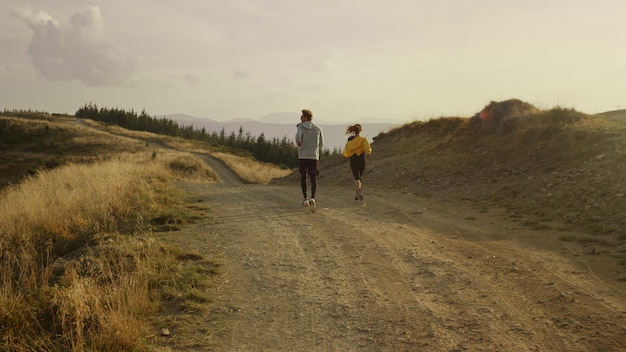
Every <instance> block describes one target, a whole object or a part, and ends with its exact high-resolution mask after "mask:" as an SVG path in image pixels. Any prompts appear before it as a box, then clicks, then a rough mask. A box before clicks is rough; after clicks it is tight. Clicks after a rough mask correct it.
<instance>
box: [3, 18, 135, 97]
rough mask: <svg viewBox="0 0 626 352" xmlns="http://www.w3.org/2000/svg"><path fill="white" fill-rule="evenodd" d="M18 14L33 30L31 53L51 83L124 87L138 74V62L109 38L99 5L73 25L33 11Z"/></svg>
mask: <svg viewBox="0 0 626 352" xmlns="http://www.w3.org/2000/svg"><path fill="white" fill-rule="evenodd" d="M14 14H15V15H17V16H18V17H19V18H21V19H22V20H23V21H24V22H26V24H28V26H29V27H30V29H31V30H32V31H33V37H32V39H31V42H30V44H29V46H28V54H29V55H30V56H31V58H32V62H33V64H34V66H35V68H36V69H37V71H38V72H39V74H41V75H42V76H43V77H44V78H46V79H48V80H50V81H72V80H79V81H80V82H82V83H83V84H85V85H88V86H110V85H120V84H122V83H124V82H125V81H126V80H127V79H128V78H129V77H130V76H131V75H132V74H133V72H134V68H135V59H134V58H133V56H132V55H130V54H129V53H126V52H124V50H122V49H121V48H119V47H118V46H117V45H116V44H115V42H113V40H112V39H111V38H109V37H108V36H107V34H106V32H105V30H104V19H103V18H102V15H101V13H100V8H99V7H97V6H87V7H86V8H85V9H83V10H82V11H80V12H77V13H75V14H74V15H73V16H72V17H71V18H70V21H69V25H62V24H60V23H59V22H58V21H57V20H55V19H54V18H52V16H50V15H49V14H47V13H45V12H43V11H38V12H33V10H32V9H31V8H24V9H17V10H15V11H14Z"/></svg>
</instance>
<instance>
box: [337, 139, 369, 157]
mask: <svg viewBox="0 0 626 352" xmlns="http://www.w3.org/2000/svg"><path fill="white" fill-rule="evenodd" d="M363 153H366V154H372V147H370V142H368V141H367V138H363V137H361V136H356V137H354V139H352V140H351V141H348V143H346V148H345V149H344V150H343V153H342V155H343V156H345V157H346V158H349V157H351V156H353V155H361V154H363Z"/></svg>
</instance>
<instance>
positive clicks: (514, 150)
mask: <svg viewBox="0 0 626 352" xmlns="http://www.w3.org/2000/svg"><path fill="white" fill-rule="evenodd" d="M372 148H373V150H374V152H373V154H372V155H371V157H370V158H369V159H368V168H367V171H366V175H365V178H364V182H365V185H366V187H369V188H370V189H371V188H374V187H375V188H382V189H384V188H394V189H401V190H403V191H405V192H407V193H411V194H415V195H419V196H424V197H433V198H439V199H443V200H446V201H449V202H452V203H454V202H470V203H472V204H474V205H475V206H476V207H478V208H480V209H483V210H484V211H488V210H489V209H495V208H499V209H505V210H506V213H507V214H508V215H507V216H509V217H511V218H513V219H515V220H517V221H520V222H522V223H523V224H525V225H528V226H532V227H537V228H553V229H555V230H558V229H567V230H577V231H581V232H586V233H590V234H593V235H597V236H598V237H597V238H596V240H597V241H605V240H610V241H614V242H616V243H624V242H626V194H625V192H626V178H625V177H624V175H626V110H620V111H613V112H607V113H604V114H598V115H586V114H583V113H580V112H577V111H574V110H570V109H562V108H554V109H551V110H547V111H542V110H539V109H536V108H535V107H533V106H532V105H530V104H527V103H524V102H521V101H518V100H509V101H504V102H498V103H495V102H494V103H491V104H490V105H488V106H487V107H485V109H484V110H483V111H481V113H479V114H477V115H476V116H474V117H472V118H460V117H446V118H438V119H433V120H430V121H416V122H413V123H410V124H407V125H404V126H401V127H399V128H396V129H393V130H390V131H389V132H387V133H383V134H380V135H378V136H376V137H375V141H374V143H373V144H372ZM322 167H323V170H322V173H321V176H320V180H321V182H323V183H324V184H336V185H345V186H346V187H351V184H352V181H351V178H350V173H349V171H348V165H347V161H346V160H344V159H342V158H333V159H329V160H325V161H323V165H322ZM336 175H340V177H337V176H336ZM292 177H293V176H292Z"/></svg>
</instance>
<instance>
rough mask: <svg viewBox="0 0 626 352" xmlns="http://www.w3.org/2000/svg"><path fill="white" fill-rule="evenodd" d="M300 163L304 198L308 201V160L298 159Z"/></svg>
mask: <svg viewBox="0 0 626 352" xmlns="http://www.w3.org/2000/svg"><path fill="white" fill-rule="evenodd" d="M298 163H299V167H300V187H301V188H302V196H304V199H307V197H306V174H307V171H308V165H307V160H304V159H298Z"/></svg>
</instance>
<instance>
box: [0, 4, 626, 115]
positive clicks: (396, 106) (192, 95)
mask: <svg viewBox="0 0 626 352" xmlns="http://www.w3.org/2000/svg"><path fill="white" fill-rule="evenodd" d="M509 98H518V99H521V100H523V101H526V102H529V103H531V104H533V105H535V106H537V107H539V108H544V109H549V108H552V107H555V106H561V107H565V108H574V109H576V110H579V111H582V112H585V113H597V112H603V111H609V110H616V109H624V108H626V3H625V2H624V1H623V0H596V1H586V0H523V1H522V0H520V1H514V0H508V1H507V0H473V1H467V0H316V1H311V0H306V1H305V0H132V1H129V0H107V1H104V0H100V1H83V0H1V1H0V109H4V108H8V109H36V110H43V111H47V112H58V113H71V114H73V113H74V112H76V110H77V109H78V108H79V107H80V106H82V105H84V104H85V103H88V102H93V103H96V104H97V105H99V106H106V107H111V108H113V107H115V108H122V109H134V110H136V111H141V110H142V109H145V110H146V112H147V113H148V114H150V115H152V116H162V115H166V114H171V113H183V114H189V115H193V116H197V117H208V118H212V119H216V120H228V119H234V118H247V119H248V118H249V119H258V118H260V117H262V116H265V115H268V114H271V113H274V112H284V111H289V112H294V113H299V111H300V110H301V109H303V108H309V109H311V110H313V112H314V114H315V116H316V118H318V119H320V120H326V121H335V122H338V123H342V122H351V121H355V120H359V119H365V118H379V119H388V120H399V121H413V120H418V119H419V120H423V119H429V118H433V117H440V116H464V117H469V116H471V115H473V114H474V113H476V112H477V111H479V110H480V109H482V108H483V107H484V106H485V105H487V104H489V102H490V101H501V100H505V99H509Z"/></svg>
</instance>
